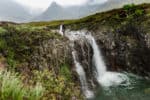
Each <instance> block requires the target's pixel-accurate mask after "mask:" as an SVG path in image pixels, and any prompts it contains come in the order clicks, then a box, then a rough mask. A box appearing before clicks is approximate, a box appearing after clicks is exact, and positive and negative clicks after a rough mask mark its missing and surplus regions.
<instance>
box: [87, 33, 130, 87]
mask: <svg viewBox="0 0 150 100" xmlns="http://www.w3.org/2000/svg"><path fill="white" fill-rule="evenodd" d="M86 38H87V39H88V40H89V43H90V44H91V46H92V48H93V52H94V55H93V64H94V65H95V67H96V72H97V75H96V78H97V80H98V82H99V83H100V84H101V85H102V86H104V87H109V86H115V85H120V84H122V83H125V82H127V81H128V77H127V76H126V75H125V74H122V73H117V72H109V71H107V70H106V65H105V63H104V61H103V57H102V55H101V52H100V49H99V47H98V45H97V43H96V41H95V39H94V37H93V36H91V35H87V36H86Z"/></svg>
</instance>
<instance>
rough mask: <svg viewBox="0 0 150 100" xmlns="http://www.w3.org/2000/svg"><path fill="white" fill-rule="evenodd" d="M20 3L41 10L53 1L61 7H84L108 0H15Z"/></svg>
mask: <svg viewBox="0 0 150 100" xmlns="http://www.w3.org/2000/svg"><path fill="white" fill-rule="evenodd" d="M14 1H17V2H18V3H20V4H22V5H25V6H28V7H31V8H33V9H36V8H38V9H39V8H40V9H46V8H47V7H48V6H49V5H50V4H51V3H52V2H53V1H55V2H57V3H58V4H60V5H63V6H70V5H82V4H84V3H86V2H88V1H93V3H95V2H96V3H97V2H99V3H103V2H106V1H107V0H14Z"/></svg>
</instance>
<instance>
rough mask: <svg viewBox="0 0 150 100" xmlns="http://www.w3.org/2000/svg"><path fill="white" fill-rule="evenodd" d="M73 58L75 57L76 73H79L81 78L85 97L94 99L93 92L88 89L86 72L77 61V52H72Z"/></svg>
mask: <svg viewBox="0 0 150 100" xmlns="http://www.w3.org/2000/svg"><path fill="white" fill-rule="evenodd" d="M72 56H73V60H74V64H75V66H76V72H77V73H78V75H79V78H80V82H81V86H82V91H83V93H84V95H85V96H86V98H92V97H93V96H94V94H93V92H92V91H90V90H89V89H88V84H87V80H86V75H85V72H84V70H83V67H82V66H81V64H80V63H79V62H78V61H77V60H76V52H75V51H73V52H72Z"/></svg>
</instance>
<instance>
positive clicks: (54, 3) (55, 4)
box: [50, 1, 59, 7]
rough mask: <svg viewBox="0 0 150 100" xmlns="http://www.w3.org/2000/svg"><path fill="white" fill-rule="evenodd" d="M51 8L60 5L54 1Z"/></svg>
mask: <svg viewBox="0 0 150 100" xmlns="http://www.w3.org/2000/svg"><path fill="white" fill-rule="evenodd" d="M50 6H51V7H56V6H59V4H57V3H56V2H55V1H53V2H52V3H51V5H50Z"/></svg>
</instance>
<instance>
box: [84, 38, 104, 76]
mask: <svg viewBox="0 0 150 100" xmlns="http://www.w3.org/2000/svg"><path fill="white" fill-rule="evenodd" d="M86 38H87V39H88V40H89V42H90V44H91V46H92V48H93V51H94V54H93V63H94V65H95V67H96V69H97V75H96V77H97V78H98V79H99V78H101V77H102V76H103V75H104V73H106V65H105V63H104V61H103V58H102V55H101V52H100V51H99V49H98V45H97V44H96V41H95V39H94V37H92V36H91V35H87V36H86Z"/></svg>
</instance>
